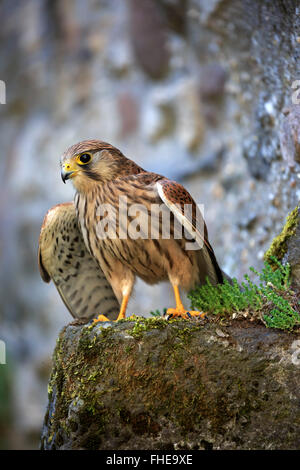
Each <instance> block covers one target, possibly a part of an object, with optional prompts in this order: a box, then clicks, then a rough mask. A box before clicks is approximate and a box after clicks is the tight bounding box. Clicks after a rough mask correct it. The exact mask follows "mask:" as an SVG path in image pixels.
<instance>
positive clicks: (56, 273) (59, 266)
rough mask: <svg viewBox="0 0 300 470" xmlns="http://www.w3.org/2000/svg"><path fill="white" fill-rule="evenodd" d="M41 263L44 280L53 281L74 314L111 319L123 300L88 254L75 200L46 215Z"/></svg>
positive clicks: (41, 235) (60, 205)
mask: <svg viewBox="0 0 300 470" xmlns="http://www.w3.org/2000/svg"><path fill="white" fill-rule="evenodd" d="M38 263H39V270H40V274H41V277H42V279H43V280H44V281H45V282H50V280H52V281H53V282H54V284H55V286H56V288H57V290H58V292H59V294H60V296H61V298H62V300H63V302H64V304H65V305H66V307H67V308H68V310H69V311H70V313H71V315H72V316H73V317H75V318H79V319H86V320H87V321H88V320H89V319H92V318H95V317H96V316H97V315H99V314H100V313H101V314H103V315H105V316H107V317H108V318H109V319H110V320H115V319H116V318H117V316H118V311H119V302H118V300H117V298H116V296H115V294H114V292H113V290H112V287H111V285H110V284H109V282H108V280H107V279H106V277H105V275H104V273H103V271H102V270H101V268H100V267H99V265H98V264H97V262H96V260H95V259H94V258H93V257H92V256H91V255H90V254H89V253H88V251H87V249H86V247H85V244H84V241H83V237H82V235H81V232H80V229H79V227H78V221H77V216H76V211H75V207H74V204H73V203H65V204H59V205H57V206H54V207H52V208H51V209H50V210H49V211H48V212H47V214H46V216H45V218H44V221H43V225H42V228H41V233H40V239H39V250H38Z"/></svg>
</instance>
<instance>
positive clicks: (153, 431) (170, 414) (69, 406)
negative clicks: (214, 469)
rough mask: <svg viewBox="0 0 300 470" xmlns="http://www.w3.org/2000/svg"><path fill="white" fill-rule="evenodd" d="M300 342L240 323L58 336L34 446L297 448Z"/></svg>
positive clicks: (109, 327)
mask: <svg viewBox="0 0 300 470" xmlns="http://www.w3.org/2000/svg"><path fill="white" fill-rule="evenodd" d="M297 339H300V336H299V335H298V336H297V335H296V334H294V333H285V332H282V331H277V330H273V329H267V328H265V327H264V326H263V325H259V324H256V323H255V322H249V321H246V320H240V321H236V320H235V321H231V322H227V323H226V325H225V324H224V325H220V324H217V323H212V322H208V321H199V322H196V321H184V320H181V321H179V320H173V321H170V322H167V321H165V320H163V319H161V318H150V319H142V318H140V319H138V320H136V321H121V322H118V323H105V324H103V325H99V324H96V325H94V326H78V325H72V324H71V325H69V326H67V327H65V328H64V329H63V331H62V332H61V334H60V336H59V339H58V342H57V346H56V350H55V353H54V359H53V371H52V375H51V378H50V382H49V405H48V409H47V412H46V416H45V422H44V428H43V432H42V443H41V448H42V449H130V450H132V449H299V448H300V408H299V402H300V373H299V371H300V365H299V364H298V362H300V349H299V360H298V355H297V353H298V349H297V344H298V343H295V341H296V340H297Z"/></svg>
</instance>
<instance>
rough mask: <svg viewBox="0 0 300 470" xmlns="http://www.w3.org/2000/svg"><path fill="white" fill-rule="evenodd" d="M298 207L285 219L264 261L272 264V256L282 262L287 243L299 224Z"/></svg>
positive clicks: (299, 209)
mask: <svg viewBox="0 0 300 470" xmlns="http://www.w3.org/2000/svg"><path fill="white" fill-rule="evenodd" d="M299 211H300V208H299V207H295V209H294V210H292V211H291V212H290V213H289V214H288V216H287V218H286V223H285V225H284V227H283V229H282V231H281V233H280V234H279V235H277V236H276V237H275V238H273V240H272V243H271V245H270V248H269V249H268V250H267V251H266V253H265V256H264V258H265V260H266V261H268V262H270V263H271V264H272V256H273V257H276V258H277V259H278V260H282V258H283V257H284V255H285V254H286V251H287V248H288V247H287V242H288V240H289V239H290V238H291V237H292V236H293V235H294V234H295V232H296V228H297V226H298V224H299V215H300V214H299Z"/></svg>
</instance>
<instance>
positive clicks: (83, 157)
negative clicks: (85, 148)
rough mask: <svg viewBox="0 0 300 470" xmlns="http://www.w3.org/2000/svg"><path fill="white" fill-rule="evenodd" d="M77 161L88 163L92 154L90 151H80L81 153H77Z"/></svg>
mask: <svg viewBox="0 0 300 470" xmlns="http://www.w3.org/2000/svg"><path fill="white" fill-rule="evenodd" d="M77 158H78V163H81V164H82V165H86V164H87V163H89V162H90V161H91V159H92V155H91V154H90V153H82V154H81V155H78V157H77Z"/></svg>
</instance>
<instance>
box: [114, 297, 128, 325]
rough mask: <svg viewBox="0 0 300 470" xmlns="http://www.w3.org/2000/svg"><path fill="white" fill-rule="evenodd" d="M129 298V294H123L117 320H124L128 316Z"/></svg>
mask: <svg viewBox="0 0 300 470" xmlns="http://www.w3.org/2000/svg"><path fill="white" fill-rule="evenodd" d="M128 300H129V295H126V294H125V295H123V299H122V303H121V307H120V312H119V316H118V318H117V320H116V321H118V320H123V319H124V318H126V309H127V304H128Z"/></svg>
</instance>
